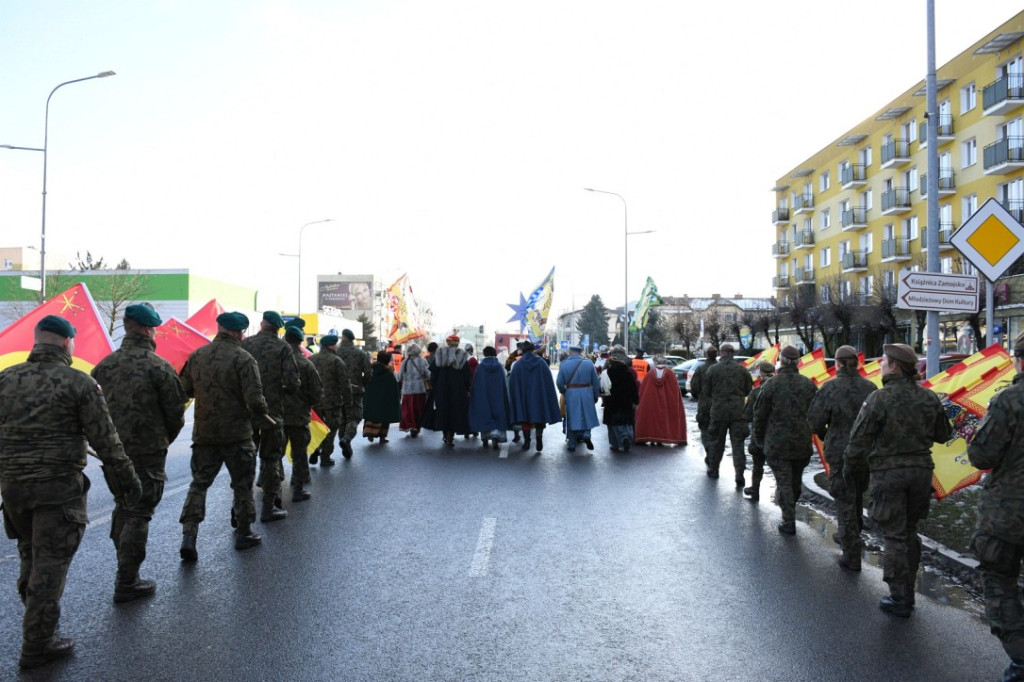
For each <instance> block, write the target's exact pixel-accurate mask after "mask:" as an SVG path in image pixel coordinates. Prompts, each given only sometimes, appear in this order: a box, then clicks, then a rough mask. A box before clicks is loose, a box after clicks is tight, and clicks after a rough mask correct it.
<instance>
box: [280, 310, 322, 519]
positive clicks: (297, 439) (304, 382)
mask: <svg viewBox="0 0 1024 682" xmlns="http://www.w3.org/2000/svg"><path fill="white" fill-rule="evenodd" d="M303 338H304V334H303V333H302V329H300V328H299V327H285V330H284V340H285V342H286V343H287V344H288V345H289V346H291V349H292V355H293V356H294V358H295V364H296V365H297V366H298V368H299V379H300V385H299V390H298V391H296V392H295V393H286V394H285V396H284V433H285V437H286V438H287V439H288V443H289V444H290V445H291V447H292V481H291V484H292V501H293V502H302V501H303V500H308V499H309V492H308V491H307V490H306V488H305V484H307V483H309V482H310V479H309V455H308V453H307V450H308V448H309V440H310V433H309V422H310V421H311V420H312V415H311V414H310V408H312V407H313V406H314V405H318V404H320V401H321V400H322V399H323V396H324V387H323V383H322V382H321V381H320V375H319V374H317V371H316V368H315V367H314V366H313V363H312V362H310V361H309V360H308V359H307V358H306V356H305V355H303V353H302V341H303Z"/></svg>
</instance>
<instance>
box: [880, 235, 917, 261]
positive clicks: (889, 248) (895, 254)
mask: <svg viewBox="0 0 1024 682" xmlns="http://www.w3.org/2000/svg"><path fill="white" fill-rule="evenodd" d="M904 260H910V240H909V239H883V240H882V262H883V263H892V262H896V261H904Z"/></svg>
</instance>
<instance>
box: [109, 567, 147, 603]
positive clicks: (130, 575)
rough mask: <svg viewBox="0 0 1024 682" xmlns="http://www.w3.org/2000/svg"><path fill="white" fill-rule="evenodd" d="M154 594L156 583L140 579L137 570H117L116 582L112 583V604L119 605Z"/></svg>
mask: <svg viewBox="0 0 1024 682" xmlns="http://www.w3.org/2000/svg"><path fill="white" fill-rule="evenodd" d="M154 592H156V583H155V582H154V581H152V580H143V579H142V578H140V577H139V572H138V571H137V570H135V571H120V570H119V571H118V572H117V582H116V583H114V603H116V604H121V603H124V602H126V601H132V600H133V599H138V598H139V597H148V596H149V595H151V594H153V593H154Z"/></svg>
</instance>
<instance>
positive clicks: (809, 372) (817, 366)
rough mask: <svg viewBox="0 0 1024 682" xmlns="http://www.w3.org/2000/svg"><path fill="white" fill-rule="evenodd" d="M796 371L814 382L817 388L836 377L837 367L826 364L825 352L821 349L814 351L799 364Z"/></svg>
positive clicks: (801, 359)
mask: <svg viewBox="0 0 1024 682" xmlns="http://www.w3.org/2000/svg"><path fill="white" fill-rule="evenodd" d="M796 369H797V371H798V372H800V373H801V374H803V375H804V376H805V377H807V378H808V379H810V380H811V381H813V382H814V386H815V388H817V387H819V386H821V385H822V384H823V383H825V382H826V381H828V380H829V379H831V378H832V377H834V376H835V375H836V368H835V365H833V366H832V367H829V366H828V365H827V364H826V363H825V351H823V350H822V349H820V348H817V349H815V350H812V351H811V352H810V353H808V354H807V355H804V356H803V357H802V358H800V360H799V362H797V365H796Z"/></svg>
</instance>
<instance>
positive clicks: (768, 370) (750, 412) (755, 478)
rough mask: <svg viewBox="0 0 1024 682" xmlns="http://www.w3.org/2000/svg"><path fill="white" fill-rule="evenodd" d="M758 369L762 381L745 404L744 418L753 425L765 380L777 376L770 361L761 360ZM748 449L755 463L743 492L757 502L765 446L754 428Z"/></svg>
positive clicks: (762, 472)
mask: <svg viewBox="0 0 1024 682" xmlns="http://www.w3.org/2000/svg"><path fill="white" fill-rule="evenodd" d="M757 369H758V372H760V374H761V383H760V385H758V386H757V387H756V388H754V389H752V390H751V391H750V395H748V396H747V404H746V405H744V406H743V420H744V421H746V422H747V423H748V424H750V425H751V426H753V421H754V405H756V404H757V396H759V395H760V394H761V389H762V388H764V385H765V382H767V381H768V380H769V379H771V378H772V377H773V376H775V365H773V364H772V363H770V362H759V363H758V365H757ZM747 450H748V451H749V452H750V457H751V459H753V464H752V465H751V468H750V486H749V487H747V488H744V489H743V494H744V495H746V496H747V499H748V500H750V501H751V502H757V501H758V500H760V499H761V479H762V478H764V447H763V446H762V445H761V441H759V440H757V438H755V437H754V433H753V429H751V433H750V445H749V446H747Z"/></svg>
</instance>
